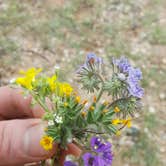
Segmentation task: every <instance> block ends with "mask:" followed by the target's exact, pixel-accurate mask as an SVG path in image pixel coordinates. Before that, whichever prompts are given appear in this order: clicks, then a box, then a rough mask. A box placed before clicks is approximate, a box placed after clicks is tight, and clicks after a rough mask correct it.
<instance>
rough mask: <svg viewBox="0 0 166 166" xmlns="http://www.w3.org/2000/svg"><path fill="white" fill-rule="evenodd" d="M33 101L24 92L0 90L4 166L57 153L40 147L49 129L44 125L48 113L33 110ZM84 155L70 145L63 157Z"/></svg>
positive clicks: (0, 143) (0, 158) (1, 160)
mask: <svg viewBox="0 0 166 166" xmlns="http://www.w3.org/2000/svg"><path fill="white" fill-rule="evenodd" d="M30 103H31V97H27V98H24V97H23V95H22V94H21V91H20V90H14V89H11V88H9V87H1V88H0V166H14V165H17V166H19V165H21V166H22V165H23V164H25V163H31V162H38V161H41V160H44V159H47V158H50V157H51V156H52V155H53V154H54V153H55V152H56V145H55V147H54V149H53V150H51V151H45V150H44V149H43V148H42V147H41V146H40V144H39V142H40V139H41V137H42V136H43V135H44V128H45V127H46V126H45V125H44V124H43V122H42V121H41V119H40V118H41V116H42V115H43V113H44V111H43V110H42V109H41V107H40V106H35V107H33V108H31V107H30ZM67 154H73V155H75V156H79V155H80V149H79V148H78V147H77V146H76V145H74V144H69V145H68V150H67V151H64V152H63V154H62V159H61V160H62V162H63V160H64V158H65V155H67Z"/></svg>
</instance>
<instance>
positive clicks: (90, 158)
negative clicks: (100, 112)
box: [82, 137, 113, 166]
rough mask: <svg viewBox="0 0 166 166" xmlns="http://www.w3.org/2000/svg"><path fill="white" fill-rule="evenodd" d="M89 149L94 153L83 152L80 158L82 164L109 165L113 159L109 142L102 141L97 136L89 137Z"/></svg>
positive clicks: (92, 165)
mask: <svg viewBox="0 0 166 166" xmlns="http://www.w3.org/2000/svg"><path fill="white" fill-rule="evenodd" d="M91 149H92V151H93V152H94V153H95V155H94V154H92V153H85V154H84V155H83V156H82V158H83V161H84V166H110V165H111V164H112V160H113V154H112V151H111V144H110V143H109V142H106V143H103V142H102V140H101V139H100V138H99V137H92V138H91Z"/></svg>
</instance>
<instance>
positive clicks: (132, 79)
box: [127, 67, 144, 98]
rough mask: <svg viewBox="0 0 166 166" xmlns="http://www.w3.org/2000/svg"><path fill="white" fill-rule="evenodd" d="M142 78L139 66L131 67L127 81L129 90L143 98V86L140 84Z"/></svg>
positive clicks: (133, 94)
mask: <svg viewBox="0 0 166 166" xmlns="http://www.w3.org/2000/svg"><path fill="white" fill-rule="evenodd" d="M141 79H142V72H141V70H140V69H138V68H136V69H135V68H133V67H130V69H129V73H128V77H127V83H128V90H129V93H130V94H131V95H132V96H135V97H138V98H141V97H142V96H143V94H144V91H143V88H142V87H141V86H140V85H139V82H140V80H141Z"/></svg>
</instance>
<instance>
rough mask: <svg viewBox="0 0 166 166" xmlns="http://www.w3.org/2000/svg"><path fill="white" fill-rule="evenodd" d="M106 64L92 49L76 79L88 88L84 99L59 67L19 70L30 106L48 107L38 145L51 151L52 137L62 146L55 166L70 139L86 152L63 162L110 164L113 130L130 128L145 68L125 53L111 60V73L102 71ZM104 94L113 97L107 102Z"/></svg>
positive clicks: (19, 83) (18, 81) (94, 165)
mask: <svg viewBox="0 0 166 166" xmlns="http://www.w3.org/2000/svg"><path fill="white" fill-rule="evenodd" d="M103 65H104V62H103V59H102V58H100V57H98V56H96V55H95V54H93V53H90V54H88V55H87V57H86V60H85V63H84V64H83V65H81V66H80V68H79V69H78V70H77V76H78V82H79V83H80V84H81V85H82V88H83V89H85V90H86V91H87V92H88V93H87V95H88V96H89V97H87V95H86V100H83V99H82V98H81V97H80V95H79V94H78V92H77V91H76V88H73V87H72V86H71V85H70V84H69V83H66V82H61V81H60V80H59V79H58V71H55V74H54V75H52V76H50V77H48V76H46V75H44V74H41V71H42V69H35V68H31V69H29V70H28V71H21V72H20V73H21V74H22V75H23V76H22V77H20V78H17V79H16V81H15V83H16V85H17V86H21V87H22V88H23V89H24V91H25V94H30V95H32V97H33V99H32V103H31V104H32V106H33V105H35V104H39V105H40V106H41V107H42V108H43V109H44V111H45V114H44V116H43V120H44V121H46V122H47V124H48V127H47V128H46V129H45V135H44V136H43V138H42V139H41V141H40V144H41V146H42V147H43V148H44V149H45V150H51V149H52V148H53V145H54V142H55V143H57V144H58V147H59V150H58V152H57V153H56V154H55V156H54V157H53V158H52V165H54V164H55V163H56V164H57V165H60V164H59V157H60V155H61V154H60V152H61V150H63V149H66V148H67V145H68V144H69V143H71V142H74V143H76V144H77V145H80V147H81V149H82V156H80V158H75V159H74V160H73V161H71V160H69V161H65V162H64V165H65V166H78V165H80V166H81V165H83V166H109V165H112V160H113V153H112V150H111V143H110V142H108V141H107V140H108V138H110V136H112V135H113V134H115V135H120V132H121V130H122V129H123V128H124V127H125V126H127V127H131V121H132V118H133V116H134V112H135V111H136V110H137V109H140V106H141V101H140V100H141V98H142V96H143V89H142V87H141V85H140V81H141V79H142V73H141V71H140V69H138V68H134V67H133V66H132V65H131V64H130V63H129V61H128V60H127V59H126V58H125V57H121V58H120V59H115V58H113V59H112V65H110V66H109V67H110V68H112V74H111V75H106V74H103ZM103 94H107V95H108V97H109V98H110V99H109V100H104V101H103V98H104V97H103ZM104 96H106V95H104ZM101 99H102V101H101ZM48 101H49V105H48ZM89 140H90V146H89ZM89 147H90V148H89ZM43 165H44V162H43Z"/></svg>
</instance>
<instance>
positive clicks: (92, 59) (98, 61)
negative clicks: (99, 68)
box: [86, 53, 103, 65]
mask: <svg viewBox="0 0 166 166" xmlns="http://www.w3.org/2000/svg"><path fill="white" fill-rule="evenodd" d="M86 63H87V64H88V63H95V64H98V65H100V64H102V63H103V62H102V58H100V57H98V56H97V55H96V54H94V53H89V54H87V57H86Z"/></svg>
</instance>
